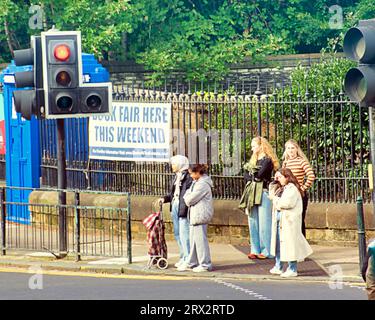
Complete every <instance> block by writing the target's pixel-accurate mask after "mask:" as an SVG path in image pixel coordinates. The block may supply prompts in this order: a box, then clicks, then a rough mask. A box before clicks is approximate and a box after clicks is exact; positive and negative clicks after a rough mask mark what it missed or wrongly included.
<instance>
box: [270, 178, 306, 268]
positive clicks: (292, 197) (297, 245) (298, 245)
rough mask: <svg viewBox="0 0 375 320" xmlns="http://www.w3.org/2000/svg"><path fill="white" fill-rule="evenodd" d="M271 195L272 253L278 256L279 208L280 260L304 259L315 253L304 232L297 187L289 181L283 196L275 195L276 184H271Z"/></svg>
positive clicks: (300, 200)
mask: <svg viewBox="0 0 375 320" xmlns="http://www.w3.org/2000/svg"><path fill="white" fill-rule="evenodd" d="M269 197H270V199H271V200H273V208H272V237H271V254H272V255H273V256H276V232H277V220H276V213H277V210H279V211H280V212H281V218H280V235H279V236H280V260H281V261H284V262H287V261H303V260H305V258H306V257H308V256H309V255H311V254H312V253H313V251H312V249H311V247H310V245H309V243H308V242H307V240H306V239H305V237H304V236H303V234H302V230H301V225H302V198H301V195H300V193H299V191H298V189H297V187H296V186H295V185H294V184H292V183H289V184H287V185H286V186H285V188H284V192H283V194H282V195H281V197H277V196H275V188H274V185H272V184H271V185H270V194H269Z"/></svg>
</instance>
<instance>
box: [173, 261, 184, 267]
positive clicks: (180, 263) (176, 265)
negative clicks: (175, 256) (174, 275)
mask: <svg viewBox="0 0 375 320" xmlns="http://www.w3.org/2000/svg"><path fill="white" fill-rule="evenodd" d="M183 263H184V261H183V260H179V261H178V262H176V263H175V264H174V266H175V267H176V268H178V267H179V266H180V265H182V264H183Z"/></svg>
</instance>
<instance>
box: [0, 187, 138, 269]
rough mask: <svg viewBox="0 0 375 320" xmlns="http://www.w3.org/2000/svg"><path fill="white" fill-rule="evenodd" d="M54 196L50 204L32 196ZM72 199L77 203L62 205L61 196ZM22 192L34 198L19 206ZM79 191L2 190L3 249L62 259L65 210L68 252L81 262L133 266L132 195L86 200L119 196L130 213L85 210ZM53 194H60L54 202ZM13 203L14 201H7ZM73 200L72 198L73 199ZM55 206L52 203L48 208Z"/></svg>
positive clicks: (102, 208) (124, 210) (111, 209)
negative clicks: (117, 260)
mask: <svg viewBox="0 0 375 320" xmlns="http://www.w3.org/2000/svg"><path fill="white" fill-rule="evenodd" d="M36 191H43V192H46V193H48V192H51V195H50V196H49V198H50V199H54V198H55V199H56V203H53V204H51V202H54V201H50V200H49V201H46V200H45V199H46V198H45V196H44V198H43V197H41V198H39V197H38V196H35V194H34V196H32V195H31V198H30V194H31V192H36ZM59 191H64V192H67V193H71V194H72V198H73V197H74V199H73V203H72V204H67V205H59V204H57V192H59ZM20 192H25V193H27V194H29V199H33V200H30V201H29V202H28V203H24V202H19V201H16V200H15V199H17V195H18V194H19V193H20ZM81 192H82V191H78V190H58V189H49V188H48V189H30V188H16V187H2V188H0V206H1V223H0V225H1V247H2V253H3V255H4V254H6V251H7V250H12V249H18V250H32V251H48V252H51V253H53V254H55V255H57V253H59V249H60V238H59V211H60V208H63V209H64V214H65V215H66V225H67V237H66V238H67V251H68V253H72V254H74V255H75V256H76V260H77V261H78V260H80V257H81V256H111V257H127V258H128V262H129V263H131V262H132V250H131V248H132V247H131V246H132V242H131V212H130V194H129V193H117V194H114V193H110V194H109V193H107V192H94V191H91V192H90V191H87V192H86V191H85V194H89V195H90V194H95V195H102V196H105V195H110V196H113V195H118V196H120V197H124V201H123V202H124V204H125V207H123V208H117V207H110V206H85V205H81V204H80V195H81ZM53 193H55V194H56V196H55V197H54V195H53ZM7 199H11V200H7ZM68 199H69V198H68ZM48 202H50V203H48Z"/></svg>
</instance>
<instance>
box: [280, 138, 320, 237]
mask: <svg viewBox="0 0 375 320" xmlns="http://www.w3.org/2000/svg"><path fill="white" fill-rule="evenodd" d="M283 159H284V162H283V168H289V169H290V170H291V171H292V173H293V175H294V176H295V177H296V178H297V180H298V183H299V185H300V187H301V190H302V192H303V197H302V202H303V209H302V233H303V235H304V236H306V226H305V217H306V211H307V203H308V200H309V199H308V195H307V190H308V189H309V188H310V187H311V185H312V184H313V182H314V180H315V174H314V171H313V169H312V167H311V165H310V162H309V160H308V159H307V157H306V156H305V154H304V153H303V151H302V150H301V148H300V146H299V145H298V143H297V142H296V141H295V140H293V139H290V140H288V141H287V142H286V143H285V152H284V155H283Z"/></svg>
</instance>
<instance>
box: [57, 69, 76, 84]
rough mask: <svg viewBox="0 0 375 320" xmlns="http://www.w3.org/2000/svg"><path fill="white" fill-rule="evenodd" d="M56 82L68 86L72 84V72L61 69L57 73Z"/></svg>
mask: <svg viewBox="0 0 375 320" xmlns="http://www.w3.org/2000/svg"><path fill="white" fill-rule="evenodd" d="M56 82H57V83H58V84H59V85H60V86H64V87H67V86H69V85H70V84H71V82H72V78H71V77H70V74H69V73H68V72H67V71H60V72H59V73H58V74H57V75H56Z"/></svg>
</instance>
